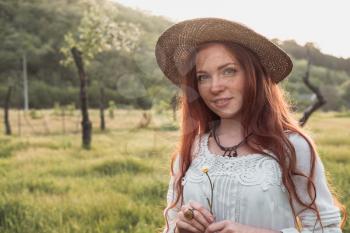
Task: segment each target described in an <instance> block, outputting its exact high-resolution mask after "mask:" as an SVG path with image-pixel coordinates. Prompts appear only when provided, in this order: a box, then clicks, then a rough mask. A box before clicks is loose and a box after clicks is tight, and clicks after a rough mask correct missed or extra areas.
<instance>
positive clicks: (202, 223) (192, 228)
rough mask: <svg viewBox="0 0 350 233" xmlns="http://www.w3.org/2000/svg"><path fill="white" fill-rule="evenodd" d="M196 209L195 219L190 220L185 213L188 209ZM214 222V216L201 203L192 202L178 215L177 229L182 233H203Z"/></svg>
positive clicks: (194, 211) (194, 212)
mask: <svg viewBox="0 0 350 233" xmlns="http://www.w3.org/2000/svg"><path fill="white" fill-rule="evenodd" d="M192 208H193V209H194V210H193V214H194V218H193V219H191V220H188V219H187V218H186V217H185V216H184V213H185V212H186V211H187V210H188V209H192ZM213 222H214V216H213V215H212V214H211V213H210V212H209V211H208V210H207V209H205V208H204V207H203V206H202V205H201V204H200V203H198V202H194V201H190V202H189V203H188V205H183V206H182V207H181V211H179V212H178V214H177V220H176V227H177V229H178V231H179V232H180V233H188V232H194V233H203V232H204V231H205V229H206V228H207V227H208V226H209V224H211V223H213Z"/></svg>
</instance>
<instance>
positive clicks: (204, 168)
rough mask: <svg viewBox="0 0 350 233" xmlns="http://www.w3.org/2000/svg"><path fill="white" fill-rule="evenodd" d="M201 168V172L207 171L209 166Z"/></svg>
mask: <svg viewBox="0 0 350 233" xmlns="http://www.w3.org/2000/svg"><path fill="white" fill-rule="evenodd" d="M201 170H202V172H203V173H208V171H209V168H208V167H207V166H203V167H202V169H201Z"/></svg>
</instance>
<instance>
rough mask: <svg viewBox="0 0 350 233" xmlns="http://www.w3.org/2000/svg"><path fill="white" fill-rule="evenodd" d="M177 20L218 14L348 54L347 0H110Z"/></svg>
mask: <svg viewBox="0 0 350 233" xmlns="http://www.w3.org/2000/svg"><path fill="white" fill-rule="evenodd" d="M113 1H116V2H118V3H120V4H122V5H125V6H129V7H132V8H134V9H138V10H142V11H144V12H147V13H149V14H152V15H161V16H164V17H166V18H168V19H169V20H171V21H173V22H174V23H175V22H179V21H182V20H185V19H191V18H197V17H219V18H225V19H229V20H233V21H237V22H240V23H242V24H244V25H246V26H248V27H250V28H252V29H253V30H254V31H256V32H258V33H261V34H263V35H264V36H266V37H267V38H269V39H272V38H278V39H280V40H287V39H293V40H295V41H296V42H298V43H299V44H301V45H304V44H305V43H306V42H313V43H314V44H315V45H316V46H317V47H318V48H319V49H320V50H321V52H323V53H325V54H330V55H333V56H337V57H343V58H350V0H293V1H292V0H240V1H238V0H226V1H224V0H215V1H207V0H148V1H147V0H113Z"/></svg>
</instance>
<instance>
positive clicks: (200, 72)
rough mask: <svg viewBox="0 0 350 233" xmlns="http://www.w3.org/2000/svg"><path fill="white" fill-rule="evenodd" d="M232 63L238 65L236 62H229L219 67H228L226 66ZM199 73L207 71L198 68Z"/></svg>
mask: <svg viewBox="0 0 350 233" xmlns="http://www.w3.org/2000/svg"><path fill="white" fill-rule="evenodd" d="M231 64H233V65H237V64H236V63H234V62H229V63H226V64H224V65H221V66H219V67H218V69H219V70H221V69H222V68H224V67H226V66H228V65H231ZM197 73H205V71H203V70H198V71H197Z"/></svg>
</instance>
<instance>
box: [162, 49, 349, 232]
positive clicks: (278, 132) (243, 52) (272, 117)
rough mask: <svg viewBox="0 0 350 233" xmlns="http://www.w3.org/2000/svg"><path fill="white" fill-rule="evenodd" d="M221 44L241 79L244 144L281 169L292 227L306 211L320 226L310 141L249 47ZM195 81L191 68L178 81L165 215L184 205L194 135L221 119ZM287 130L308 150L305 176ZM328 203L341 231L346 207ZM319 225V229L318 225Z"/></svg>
mask: <svg viewBox="0 0 350 233" xmlns="http://www.w3.org/2000/svg"><path fill="white" fill-rule="evenodd" d="M221 43H223V44H224V45H225V47H226V48H227V49H229V51H231V52H232V53H233V54H234V55H235V57H236V58H237V60H238V62H239V63H240V65H241V67H242V68H243V70H244V72H245V75H246V81H245V85H244V91H243V93H244V94H243V104H242V106H246V107H244V108H242V109H241V113H242V118H241V119H242V122H241V123H242V127H243V129H244V134H245V135H244V136H247V135H248V133H249V132H252V133H253V135H252V136H251V137H250V140H248V142H247V145H248V146H249V147H250V148H251V149H253V150H254V151H256V152H258V153H261V154H265V155H266V156H270V155H268V154H266V153H265V152H264V151H263V150H264V149H267V150H269V151H271V152H272V153H273V154H274V155H275V156H276V158H274V159H275V160H276V161H277V162H278V163H279V165H280V168H281V171H282V181H283V184H284V185H285V187H286V188H287V190H288V193H289V194H290V195H289V203H290V206H291V208H292V211H293V215H294V218H295V225H296V226H297V228H299V229H301V224H300V220H299V218H298V217H297V216H298V215H299V214H300V212H302V211H304V210H306V209H311V210H313V211H314V212H315V213H316V216H317V220H318V221H320V223H321V219H320V214H319V210H318V208H317V206H316V203H315V200H316V195H317V194H316V192H315V184H314V182H313V176H314V168H315V161H316V156H317V153H316V146H315V144H314V142H313V140H312V139H311V138H309V137H308V136H307V135H306V133H304V132H303V130H302V129H301V128H300V126H299V124H298V122H297V121H296V120H294V119H293V117H292V115H291V108H290V106H289V104H288V103H287V101H286V100H285V97H284V93H283V90H282V89H281V88H280V87H279V86H278V85H277V84H276V83H274V82H273V80H272V79H271V78H270V77H269V75H268V74H267V73H266V71H265V69H264V67H263V66H262V65H261V63H260V61H259V59H258V58H257V56H256V55H255V54H254V53H253V52H251V51H250V50H249V49H245V48H243V47H241V46H239V45H236V44H233V43H230V42H221ZM205 46H207V44H203V45H201V46H199V47H198V48H197V51H199V50H200V49H201V48H203V47H205ZM194 57H195V54H193V57H192V58H191V60H190V62H192V64H194ZM195 77H196V68H195V65H193V67H192V68H191V69H190V71H189V72H188V73H187V74H186V75H185V76H184V77H182V79H181V81H180V83H181V87H182V96H181V98H180V100H179V104H180V110H181V117H182V121H181V128H180V141H179V144H178V148H177V149H176V150H175V151H174V152H173V154H172V159H171V174H172V175H173V176H174V175H175V174H174V170H173V168H174V161H175V159H176V156H177V155H180V158H179V165H180V166H179V172H178V173H177V174H176V175H175V179H174V187H173V188H174V189H173V190H174V191H175V190H176V200H174V201H173V203H171V205H170V206H168V207H167V208H166V209H165V210H164V217H165V216H167V213H168V211H169V209H171V208H174V207H175V206H176V205H177V203H178V202H179V201H180V200H181V202H182V201H183V187H182V185H181V182H180V181H181V179H182V178H183V177H184V175H185V173H186V171H187V169H188V168H189V166H190V164H191V162H192V156H191V146H192V144H193V142H194V139H195V137H196V136H197V135H198V134H199V135H202V134H204V133H207V132H208V131H209V130H210V128H211V124H212V123H213V122H217V121H219V120H220V117H219V116H218V115H216V114H215V113H214V112H213V111H211V110H210V109H209V108H208V107H207V106H206V104H205V103H204V101H203V100H202V98H201V97H200V96H199V92H198V86H197V81H196V78H195ZM286 132H291V133H298V134H299V135H301V136H302V137H303V138H304V139H305V140H306V142H307V143H308V145H309V146H310V151H311V158H310V162H311V166H310V176H307V175H305V174H303V173H302V172H300V171H298V170H297V168H296V153H295V149H294V146H293V145H292V143H291V142H290V141H289V140H288V136H287V135H286ZM270 157H272V156H270ZM272 158H273V157H272ZM295 175H296V176H303V177H305V178H306V179H307V190H308V195H309V197H310V199H311V203H304V202H303V201H302V200H301V198H300V197H299V196H298V194H297V192H296V187H295V184H294V183H293V181H292V176H295ZM333 190H334V188H333V187H332V189H331V191H332V192H334V191H333ZM292 198H295V200H296V201H297V202H298V203H299V204H300V205H301V206H303V207H305V208H304V209H303V210H301V211H300V212H299V213H295V209H294V206H293V203H292ZM333 199H334V201H335V203H336V205H337V206H338V207H339V208H340V209H341V210H342V212H343V219H342V222H341V224H340V227H341V228H343V227H344V225H345V221H346V218H347V214H346V210H345V206H344V205H342V204H341V203H340V202H339V201H338V199H337V197H336V194H335V193H333ZM165 220H166V219H165ZM166 225H167V228H168V225H169V224H168V222H167V220H166ZM315 225H316V224H315ZM321 226H322V228H323V225H322V223H321Z"/></svg>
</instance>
